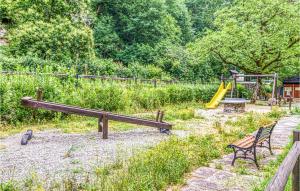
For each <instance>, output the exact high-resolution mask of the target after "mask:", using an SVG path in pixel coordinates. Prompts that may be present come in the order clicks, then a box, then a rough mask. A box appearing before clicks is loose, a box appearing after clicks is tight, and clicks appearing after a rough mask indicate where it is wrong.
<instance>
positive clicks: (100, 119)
mask: <svg viewBox="0 0 300 191" xmlns="http://www.w3.org/2000/svg"><path fill="white" fill-rule="evenodd" d="M102 119H103V116H102V115H101V116H100V117H99V118H98V132H102V131H103V123H102Z"/></svg>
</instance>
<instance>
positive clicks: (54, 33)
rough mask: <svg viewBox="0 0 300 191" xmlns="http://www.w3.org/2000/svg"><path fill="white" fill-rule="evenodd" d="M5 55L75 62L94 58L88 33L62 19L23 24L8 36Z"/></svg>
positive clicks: (82, 26) (89, 32)
mask: <svg viewBox="0 0 300 191" xmlns="http://www.w3.org/2000/svg"><path fill="white" fill-rule="evenodd" d="M8 38H9V42H10V48H9V52H10V53H11V54H13V55H15V56H25V55H31V56H34V57H39V58H43V59H49V60H56V61H62V60H69V59H73V60H78V59H91V58H93V57H94V51H93V38H92V31H91V30H90V29H89V28H88V27H85V26H84V25H81V26H80V27H79V26H77V25H76V26H75V25H73V24H72V23H71V21H69V20H66V19H56V20H53V21H51V22H44V21H37V22H26V23H24V24H22V25H19V26H18V27H17V28H15V29H13V30H12V31H11V33H10V35H9V37H8Z"/></svg>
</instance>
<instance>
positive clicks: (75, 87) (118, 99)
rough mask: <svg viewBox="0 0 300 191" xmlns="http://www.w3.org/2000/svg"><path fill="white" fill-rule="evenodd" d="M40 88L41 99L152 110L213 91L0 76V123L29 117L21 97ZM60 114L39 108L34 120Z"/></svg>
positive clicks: (197, 98)
mask: <svg viewBox="0 0 300 191" xmlns="http://www.w3.org/2000/svg"><path fill="white" fill-rule="evenodd" d="M37 87H39V88H42V89H43V92H44V95H43V96H44V100H47V101H53V102H58V103H64V104H69V105H76V106H79V107H84V108H93V109H104V110H106V111H122V112H126V111H128V110H130V111H134V110H140V109H146V110H149V109H155V108H159V107H162V106H164V105H166V104H178V103H183V102H190V101H195V102H201V101H202V102H206V101H208V100H209V99H210V97H211V96H212V95H213V93H214V92H215V91H216V88H217V87H216V86H214V85H186V84H173V85H166V86H162V87H156V88H155V87H153V86H151V85H150V86H147V85H144V84H126V83H114V82H101V81H100V80H85V79H79V80H76V78H73V77H72V78H55V77H49V76H44V75H43V76H39V75H38V76H0V103H1V104H0V118H1V121H2V123H14V124H16V123H19V122H23V121H28V120H31V119H32V110H31V109H26V108H24V107H22V106H21V103H20V100H21V98H22V97H24V96H32V97H35V94H36V88H37ZM60 115H61V114H55V113H54V112H49V111H43V110H39V111H37V112H36V115H35V116H36V119H39V120H43V119H51V118H54V117H58V116H60Z"/></svg>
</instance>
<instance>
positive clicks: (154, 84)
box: [153, 79, 157, 88]
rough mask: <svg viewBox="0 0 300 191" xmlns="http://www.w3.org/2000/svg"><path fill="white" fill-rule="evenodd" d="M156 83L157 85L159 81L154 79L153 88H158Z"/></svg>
mask: <svg viewBox="0 0 300 191" xmlns="http://www.w3.org/2000/svg"><path fill="white" fill-rule="evenodd" d="M156 83H157V81H156V79H154V80H153V86H154V87H155V88H156Z"/></svg>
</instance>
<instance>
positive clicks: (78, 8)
mask: <svg viewBox="0 0 300 191" xmlns="http://www.w3.org/2000/svg"><path fill="white" fill-rule="evenodd" d="M1 1H3V3H0V10H1V7H5V10H6V12H7V13H6V18H8V19H10V20H11V21H12V22H13V23H14V24H18V23H25V22H34V21H36V20H42V21H44V22H49V21H51V20H53V19H55V18H57V17H64V18H68V19H70V20H73V21H76V22H88V19H89V14H90V13H89V3H90V2H89V0H47V1H45V0H43V1H35V0H1Z"/></svg>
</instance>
